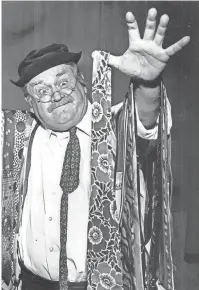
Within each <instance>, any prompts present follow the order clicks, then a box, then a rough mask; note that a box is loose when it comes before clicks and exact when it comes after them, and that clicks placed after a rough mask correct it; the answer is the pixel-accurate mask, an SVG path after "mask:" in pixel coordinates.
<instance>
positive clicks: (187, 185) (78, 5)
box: [2, 1, 199, 290]
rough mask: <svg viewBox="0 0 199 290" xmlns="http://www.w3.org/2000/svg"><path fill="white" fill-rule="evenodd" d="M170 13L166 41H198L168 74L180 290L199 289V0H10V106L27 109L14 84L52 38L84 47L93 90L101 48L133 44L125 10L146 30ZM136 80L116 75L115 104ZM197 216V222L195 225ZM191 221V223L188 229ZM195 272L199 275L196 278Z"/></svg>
mask: <svg viewBox="0 0 199 290" xmlns="http://www.w3.org/2000/svg"><path fill="white" fill-rule="evenodd" d="M151 7H155V8H157V10H158V19H159V17H160V15H161V14H165V13H167V14H168V15H169V17H170V23H169V28H168V31H167V34H166V37H165V42H164V46H165V47H167V46H169V45H171V44H172V43H174V42H175V41H177V40H179V39H180V38H181V37H183V36H185V35H190V36H191V42H190V44H189V45H188V46H187V47H186V48H185V49H184V50H183V51H181V52H180V53H178V54H177V55H176V56H174V57H173V58H172V59H171V60H170V62H169V64H168V67H167V68H166V70H165V72H164V81H165V84H166V87H167V90H168V95H169V100H170V102H171V105H172V115H173V128H172V166H173V175H174V198H173V207H172V210H173V216H174V242H173V247H174V264H175V266H176V272H175V280H176V290H178V289H179V290H187V289H190V290H195V289H199V280H198V279H199V278H198V277H199V269H198V266H197V265H187V264H186V263H184V261H183V253H184V250H185V251H186V252H190V251H193V252H196V251H197V249H196V248H197V247H199V246H198V245H199V237H198V235H197V234H196V232H197V231H195V229H196V227H197V228H198V219H199V215H198V211H199V174H198V173H199V149H198V148H199V134H198V127H199V113H198V111H199V110H198V109H199V93H198V92H199V79H198V75H199V32H198V30H199V2H198V1H196V2H192V1H188V2H184V1H178V2H174V1H168V2H162V1H160V2H154V1H149V2H148V1H139V2H138V1H136V2H132V1H131V2H130V1H122V2H78V1H77V2H76V1H74V2H64V1H60V2H59V1H52V2H48V1H37V2H36V1H35V2H32V1H31V2H29V1H24V2H18V1H13V2H10V1H9V2H3V3H2V107H3V108H8V109H22V108H23V109H24V108H25V109H27V108H28V107H27V105H26V103H25V101H24V98H23V94H22V92H21V91H20V89H18V88H17V87H15V86H14V85H13V84H11V83H10V81H9V80H10V79H14V80H16V79H18V75H17V68H18V65H19V63H20V61H21V60H22V59H23V58H24V57H25V56H26V54H27V53H28V52H29V51H31V50H33V49H37V48H42V47H43V46H46V45H49V44H51V43H55V42H57V43H65V44H67V45H68V46H69V48H70V50H72V51H74V52H78V51H80V50H82V51H83V56H82V58H81V60H80V68H81V70H82V71H83V72H84V74H85V77H86V80H87V82H88V87H89V91H90V88H91V73H92V59H91V53H92V51H93V50H95V49H101V50H105V51H109V52H111V53H112V54H115V55H120V54H121V53H123V52H124V51H125V50H126V49H127V47H128V37H127V29H126V24H125V13H126V12H127V11H132V12H133V13H134V15H135V16H136V19H137V21H138V24H139V27H140V32H141V35H142V33H143V29H144V25H145V19H146V15H147V11H148V9H149V8H151ZM128 81H129V78H128V77H127V76H125V75H123V74H121V73H120V72H118V71H116V70H114V72H113V95H114V100H113V103H118V102H119V101H121V100H122V99H123V97H124V95H125V92H126V90H127V86H128ZM190 221H191V222H190ZM186 224H188V226H187V228H186ZM194 275H195V276H194Z"/></svg>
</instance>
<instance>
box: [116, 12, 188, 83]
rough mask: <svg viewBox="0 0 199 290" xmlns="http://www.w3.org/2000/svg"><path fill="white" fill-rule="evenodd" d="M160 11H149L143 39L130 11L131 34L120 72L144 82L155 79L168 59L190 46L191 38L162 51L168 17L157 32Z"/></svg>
mask: <svg viewBox="0 0 199 290" xmlns="http://www.w3.org/2000/svg"><path fill="white" fill-rule="evenodd" d="M156 15H157V11H156V9H155V8H152V9H150V10H149V12H148V17H147V20H146V27H145V32H144V37H143V39H141V38H140V33H139V29H138V25H137V21H136V20H135V17H134V16H133V14H132V13H131V12H127V14H126V21H127V26H128V34H129V48H128V49H127V51H126V52H125V53H124V54H123V55H122V56H120V57H119V58H118V69H119V70H120V71H122V72H123V73H125V74H128V75H130V76H131V77H135V78H139V79H141V80H144V81H153V80H155V79H156V78H157V77H158V76H159V75H160V74H161V72H162V71H163V69H164V68H165V66H166V63H167V62H168V60H169V58H170V57H171V56H172V55H174V54H175V53H176V52H177V51H179V50H181V49H182V48H183V47H184V46H185V45H187V44H188V42H189V40H190V38H189V36H185V37H183V38H182V39H181V40H179V41H178V42H176V43H174V44H173V45H171V46H169V47H168V48H166V49H164V48H162V44H163V40H164V36H165V32H166V29H167V25H168V22H169V17H168V16H167V15H163V16H162V17H161V18H160V23H159V25H158V28H157V31H156Z"/></svg>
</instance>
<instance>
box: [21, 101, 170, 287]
mask: <svg viewBox="0 0 199 290" xmlns="http://www.w3.org/2000/svg"><path fill="white" fill-rule="evenodd" d="M168 106H169V107H168V109H169V110H168V111H169V114H168V119H169V128H168V131H169V130H170V127H171V112H170V105H169V103H168ZM120 107H121V104H119V105H117V106H115V107H113V108H112V110H113V111H114V110H116V111H117V110H118V109H119V108H120ZM137 116H138V115H137ZM137 125H138V135H140V136H141V137H142V138H145V139H156V138H157V126H155V127H154V128H153V129H151V130H146V129H145V128H144V126H143V125H142V124H141V122H140V121H139V119H138V124H137ZM77 136H78V138H79V142H80V148H81V160H80V183H79V186H78V188H77V189H76V190H75V191H74V192H72V193H71V194H69V201H68V202H69V203H68V234H67V257H68V263H67V264H68V279H69V281H76V282H78V281H83V280H86V252H87V226H88V214H89V198H90V184H91V181H90V158H91V156H90V149H91V137H90V136H91V105H90V104H89V106H88V110H87V112H86V114H85V116H84V118H83V119H82V121H81V122H80V123H79V124H78V125H77ZM68 141H69V133H68V132H63V133H56V134H55V133H53V132H52V131H50V130H45V129H43V128H42V127H39V128H38V129H37V131H36V134H35V137H34V140H33V144H32V152H31V169H30V173H29V179H28V191H27V196H26V199H25V203H24V209H23V215H22V225H21V228H20V232H19V249H20V256H21V259H22V260H23V261H24V264H25V266H26V267H27V268H28V269H29V270H30V271H32V272H33V273H35V274H37V275H39V276H42V277H44V278H46V279H50V280H55V281H58V280H59V250H60V201H61V196H62V189H61V188H60V185H59V183H60V177H61V171H62V165H63V160H64V155H65V151H66V147H67V144H68Z"/></svg>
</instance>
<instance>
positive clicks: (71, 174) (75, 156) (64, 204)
mask: <svg viewBox="0 0 199 290" xmlns="http://www.w3.org/2000/svg"><path fill="white" fill-rule="evenodd" d="M79 167H80V144H79V139H78V137H77V135H76V127H74V128H72V129H71V130H70V140H69V143H68V146H67V149H66V153H65V157H64V162H63V168H62V174H61V180H60V186H61V189H62V190H63V195H62V198H61V208H60V260H59V284H60V290H66V289H68V286H67V280H68V269H67V252H66V242H67V222H68V194H69V193H71V192H73V191H74V190H75V189H76V188H77V187H78V185H79Z"/></svg>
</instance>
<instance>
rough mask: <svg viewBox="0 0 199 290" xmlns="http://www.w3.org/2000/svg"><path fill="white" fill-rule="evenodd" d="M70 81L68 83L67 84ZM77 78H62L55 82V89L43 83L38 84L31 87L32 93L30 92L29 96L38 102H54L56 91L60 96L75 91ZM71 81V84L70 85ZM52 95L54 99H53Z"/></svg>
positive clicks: (65, 95) (62, 96) (67, 95)
mask: <svg viewBox="0 0 199 290" xmlns="http://www.w3.org/2000/svg"><path fill="white" fill-rule="evenodd" d="M69 82H70V85H69ZM76 82H77V79H76V77H74V78H71V79H70V80H68V79H62V80H60V81H59V82H58V83H57V84H56V90H55V91H53V88H52V87H49V86H45V85H42V86H40V85H38V86H35V87H34V88H33V91H34V95H32V94H31V97H32V98H34V99H35V100H36V101H37V102H40V103H49V102H55V100H54V99H55V97H54V95H55V94H56V93H59V94H60V98H61V99H62V98H64V97H69V96H70V95H71V94H72V92H74V91H75V87H76ZM71 83H72V86H71ZM53 97H54V99H53Z"/></svg>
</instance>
